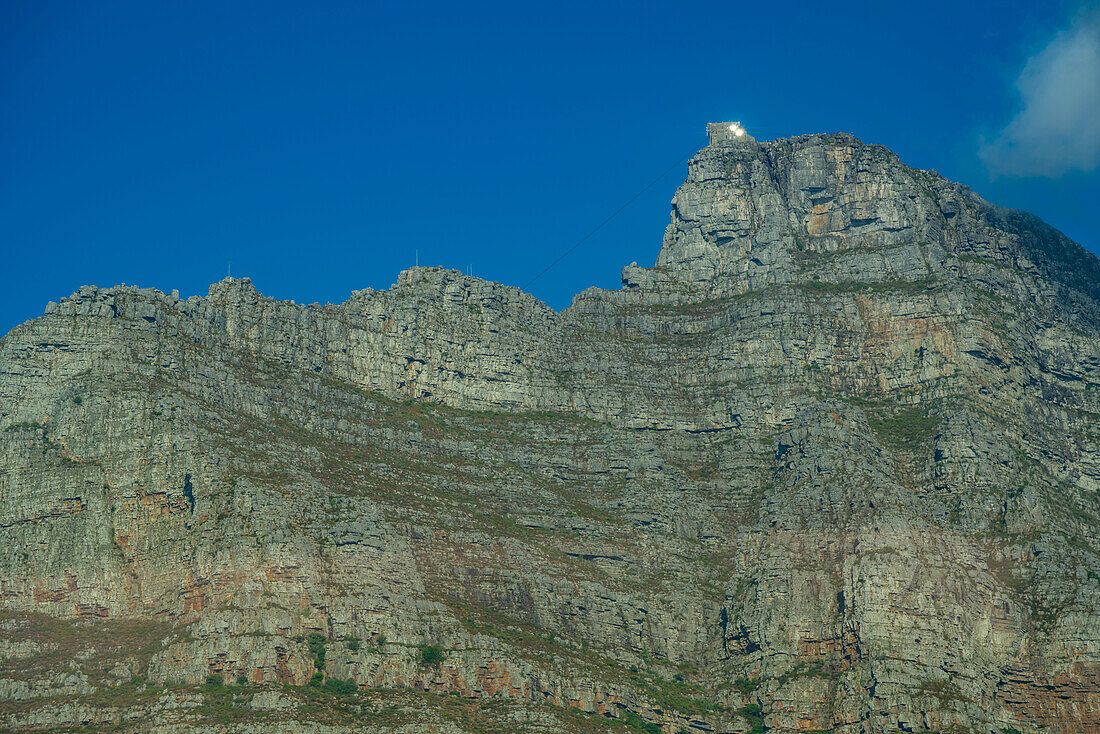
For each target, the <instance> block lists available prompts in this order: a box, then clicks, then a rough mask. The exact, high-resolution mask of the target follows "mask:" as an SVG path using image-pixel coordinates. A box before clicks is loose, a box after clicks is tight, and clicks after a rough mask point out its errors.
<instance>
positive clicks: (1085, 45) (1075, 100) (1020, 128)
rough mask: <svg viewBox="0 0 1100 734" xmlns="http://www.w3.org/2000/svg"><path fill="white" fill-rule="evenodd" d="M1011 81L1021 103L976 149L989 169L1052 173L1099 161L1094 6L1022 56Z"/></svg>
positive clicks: (1098, 13) (1098, 46) (1098, 24)
mask: <svg viewBox="0 0 1100 734" xmlns="http://www.w3.org/2000/svg"><path fill="white" fill-rule="evenodd" d="M1016 86H1017V87H1018V88H1019V90H1020V96H1021V98H1022V99H1023V109H1022V110H1021V111H1020V113H1019V114H1017V115H1016V117H1015V118H1013V120H1012V121H1011V122H1009V123H1008V125H1006V126H1005V127H1004V129H1002V130H1001V131H1000V132H999V133H998V134H997V136H996V137H995V138H994V139H993V140H992V141H989V142H986V143H983V145H982V146H981V149H980V150H979V152H978V154H979V155H980V156H981V159H982V161H983V162H984V163H985V165H986V166H987V167H988V168H989V170H990V172H991V173H993V174H994V175H1003V176H1051V177H1053V176H1060V175H1062V174H1063V173H1066V172H1068V171H1091V170H1092V169H1094V168H1097V167H1098V166H1100V7H1096V8H1092V9H1091V10H1090V11H1088V12H1084V13H1081V14H1080V15H1079V16H1078V18H1077V20H1076V22H1075V23H1074V24H1073V25H1072V26H1071V27H1070V28H1069V29H1067V30H1065V31H1063V32H1062V33H1059V34H1058V35H1057V36H1055V37H1054V39H1053V40H1052V41H1051V42H1050V43H1049V44H1048V45H1047V46H1046V48H1044V49H1043V50H1042V51H1040V52H1039V53H1037V54H1035V55H1034V56H1032V57H1031V58H1030V59H1028V62H1027V64H1026V65H1025V66H1024V70H1023V71H1022V72H1020V76H1019V78H1017V80H1016Z"/></svg>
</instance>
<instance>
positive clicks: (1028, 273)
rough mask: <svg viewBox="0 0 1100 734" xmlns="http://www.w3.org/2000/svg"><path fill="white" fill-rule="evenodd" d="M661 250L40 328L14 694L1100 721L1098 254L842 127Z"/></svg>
mask: <svg viewBox="0 0 1100 734" xmlns="http://www.w3.org/2000/svg"><path fill="white" fill-rule="evenodd" d="M623 283H624V287H623V289H622V290H620V291H604V290H599V289H589V290H587V291H585V292H583V293H581V294H579V295H578V296H577V297H576V298H575V299H574V303H573V305H572V306H571V307H570V308H568V309H566V310H565V311H563V312H561V313H556V312H554V311H553V310H552V309H550V308H548V307H546V306H545V305H544V304H542V303H541V302H539V301H538V300H536V299H535V298H533V297H532V296H530V295H527V294H525V293H523V292H521V291H519V290H518V289H516V288H512V287H507V286H503V285H500V284H496V283H488V282H485V281H481V280H478V279H476V278H471V277H466V276H463V275H461V274H460V273H458V272H456V271H449V270H443V269H439V268H414V269H411V270H408V271H405V272H404V273H402V274H401V275H400V276H399V278H398V282H397V283H396V284H395V285H394V286H393V287H392V288H391V289H389V290H388V291H371V290H367V291H359V292H356V293H355V294H353V295H352V297H351V298H350V299H349V300H348V301H346V302H345V303H343V304H339V305H327V306H319V305H312V306H300V305H295V304H293V303H289V302H281V301H275V300H272V299H269V298H265V297H264V296H262V295H260V293H258V292H257V290H256V289H255V288H254V287H253V286H252V284H251V282H250V281H248V280H247V279H227V280H225V281H222V282H220V283H217V284H215V285H213V286H211V288H210V293H209V295H208V296H207V297H205V298H198V297H194V298H190V299H187V300H181V299H179V298H178V297H174V296H171V295H166V294H163V293H160V292H159V291H155V290H151V289H141V288H132V287H116V288H106V289H99V288H95V287H91V286H87V287H83V288H81V289H80V290H79V291H78V292H77V293H75V294H73V295H72V296H70V297H69V298H66V299H62V300H61V301H60V302H59V303H51V304H49V305H48V306H47V309H46V313H45V315H44V316H43V317H41V318H39V319H35V320H34V321H31V322H28V323H26V324H24V325H22V326H19V327H17V328H15V329H13V330H12V331H11V332H10V333H9V334H8V335H7V336H5V337H4V338H3V339H2V340H0V538H2V539H3V542H4V544H5V546H6V547H7V548H8V549H9V550H8V552H7V553H5V554H0V608H2V609H3V618H2V619H0V698H2V699H4V701H3V703H0V727H6V728H9V729H16V730H33V729H44V728H65V727H73V728H76V727H81V726H89V725H90V726H109V725H110V726H118V727H120V728H121V729H122V730H125V731H142V732H145V731H155V732H172V731H240V732H245V731H273V730H276V729H272V728H271V727H272V726H275V722H278V726H279V728H278V729H277V730H279V731H287V732H294V731H303V732H304V731H311V732H314V731H332V732H337V731H350V730H364V731H410V732H411V731H438V732H461V731H546V732H580V731H608V730H612V731H622V730H627V731H629V730H635V731H647V730H653V731H656V730H657V729H658V728H659V729H660V730H661V731H665V732H681V731H688V732H699V733H702V732H739V731H746V730H749V729H750V728H755V730H756V731H761V730H762V727H769V728H771V729H772V730H777V731H812V730H818V731H836V732H853V733H854V732H872V731H894V730H902V731H914V732H916V731H928V730H936V731H978V732H1008V731H1018V732H1033V731H1053V732H1077V731H1100V553H1098V551H1097V549H1098V548H1100V520H1098V517H1100V496H1098V491H1100V420H1098V416H1100V261H1098V260H1097V259H1096V258H1095V257H1094V256H1092V255H1090V254H1088V253H1087V252H1085V251H1084V250H1082V249H1081V248H1080V247H1079V246H1077V245H1076V244H1074V243H1072V242H1071V241H1069V240H1068V239H1066V238H1065V237H1064V236H1063V235H1061V234H1060V233H1058V232H1056V231H1054V230H1053V229H1051V228H1049V227H1047V226H1046V225H1044V224H1042V223H1041V222H1039V221H1038V220H1036V219H1034V218H1033V217H1030V216H1029V215H1025V214H1022V213H1019V212H1012V211H1007V210H1002V209H998V208H996V207H993V206H991V205H989V204H987V203H986V202H984V201H982V200H981V199H980V198H978V197H977V196H975V195H974V194H973V193H971V192H970V191H969V190H968V189H966V188H965V187H962V186H959V185H958V184H954V183H951V182H948V181H945V180H944V179H942V178H941V177H939V176H938V175H937V174H935V173H933V172H927V171H919V170H914V169H911V168H909V167H907V166H905V165H904V164H902V163H901V162H900V161H899V160H898V159H897V157H896V156H894V155H893V154H892V153H891V152H890V151H888V150H886V149H885V148H882V147H880V146H870V145H864V144H862V143H860V142H859V141H858V140H856V139H854V138H852V137H850V136H846V135H814V136H805V137H799V138H791V139H786V140H777V141H774V142H769V143H757V142H733V141H730V142H718V143H716V144H713V145H711V146H708V147H707V148H705V149H703V150H702V151H700V153H699V154H698V155H697V156H696V158H695V159H694V160H693V161H692V162H691V164H690V168H689V175H688V180H687V182H686V183H685V184H684V185H683V186H682V187H681V188H680V189H679V191H678V192H677V194H676V197H675V199H674V200H673V211H672V219H671V223H670V224H669V226H668V229H667V230H666V232H665V237H664V244H663V247H662V248H661V252H660V255H659V256H658V259H657V266H656V267H654V268H639V267H637V266H629V267H627V268H625V269H624V271H623ZM318 673H319V674H320V675H318ZM210 676H214V678H210ZM208 680H211V681H215V682H214V683H206V681H208ZM218 680H221V681H224V682H225V683H226V685H218V684H217V683H216V681H218ZM311 680H312V681H313V682H314V684H315V685H309V684H310V682H311ZM348 680H350V681H354V683H355V684H356V685H355V686H350V685H349V686H347V688H348V689H349V690H344V688H343V687H342V686H343V684H341V683H339V682H340V681H348ZM237 681H240V682H239V683H238V682H237ZM322 681H326V682H324V683H322ZM351 690H356V691H357V692H354V693H353V692H351Z"/></svg>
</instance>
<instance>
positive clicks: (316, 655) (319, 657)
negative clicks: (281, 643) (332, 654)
mask: <svg viewBox="0 0 1100 734" xmlns="http://www.w3.org/2000/svg"><path fill="white" fill-rule="evenodd" d="M306 644H308V645H309V652H310V654H312V655H313V665H314V667H316V668H317V670H323V669H324V667H325V636H324V635H322V634H321V633H320V632H311V633H310V635H309V637H307V638H306Z"/></svg>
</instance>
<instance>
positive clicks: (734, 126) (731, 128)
mask: <svg viewBox="0 0 1100 734" xmlns="http://www.w3.org/2000/svg"><path fill="white" fill-rule="evenodd" d="M730 132H731V133H735V132H737V126H736V125H730Z"/></svg>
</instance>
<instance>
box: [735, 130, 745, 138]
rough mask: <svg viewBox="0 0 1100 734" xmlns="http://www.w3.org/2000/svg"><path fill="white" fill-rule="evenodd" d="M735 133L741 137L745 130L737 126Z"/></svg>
mask: <svg viewBox="0 0 1100 734" xmlns="http://www.w3.org/2000/svg"><path fill="white" fill-rule="evenodd" d="M733 134H734V135H736V136H737V137H741V136H742V135H744V134H745V131H744V130H742V129H741V128H737V129H736V130H734V131H733Z"/></svg>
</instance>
